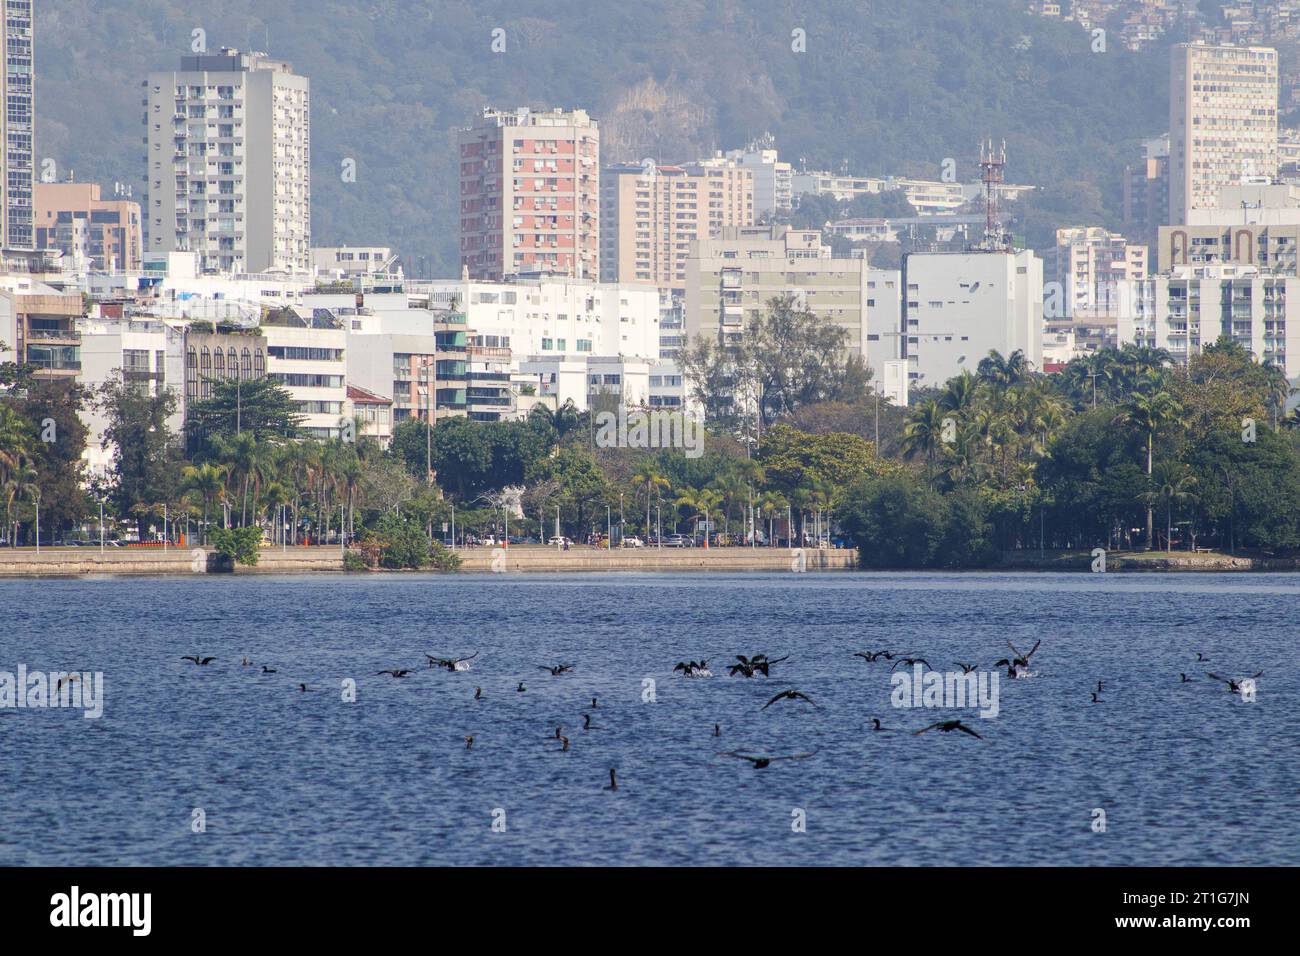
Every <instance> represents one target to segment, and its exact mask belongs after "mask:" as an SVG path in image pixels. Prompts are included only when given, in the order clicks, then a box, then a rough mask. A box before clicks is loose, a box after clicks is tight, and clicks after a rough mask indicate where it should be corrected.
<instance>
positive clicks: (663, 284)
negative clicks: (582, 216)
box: [600, 163, 754, 290]
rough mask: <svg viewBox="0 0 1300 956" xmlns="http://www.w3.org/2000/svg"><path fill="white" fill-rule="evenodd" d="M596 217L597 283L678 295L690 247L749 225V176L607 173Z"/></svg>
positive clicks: (649, 167) (720, 170)
mask: <svg viewBox="0 0 1300 956" xmlns="http://www.w3.org/2000/svg"><path fill="white" fill-rule="evenodd" d="M600 212H601V226H600V233H601V259H600V261H601V277H600V278H601V281H602V282H647V283H653V284H654V285H656V286H659V287H660V288H663V289H676V290H683V289H685V288H686V263H687V260H688V259H689V258H690V252H691V243H692V242H694V241H696V240H700V239H708V238H709V237H710V236H714V235H717V234H718V232H719V231H720V230H722V229H724V228H726V227H728V226H749V225H752V224H753V222H754V174H753V171H752V170H750V169H748V168H745V167H742V166H738V165H736V164H734V163H693V164H688V165H685V166H659V165H655V164H653V163H645V164H629V165H624V166H610V167H607V168H606V169H605V170H604V171H603V172H602V175H601V202H600Z"/></svg>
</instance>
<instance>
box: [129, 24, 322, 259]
mask: <svg viewBox="0 0 1300 956" xmlns="http://www.w3.org/2000/svg"><path fill="white" fill-rule="evenodd" d="M145 92H146V95H145V98H144V107H145V125H146V128H147V131H148V135H147V137H146V146H147V155H146V159H145V161H146V165H147V168H146V170H145V185H146V199H145V234H146V247H145V249H146V255H148V256H159V255H163V254H166V253H168V252H173V251H188V252H194V253H196V254H197V255H198V257H199V270H200V271H201V272H203V273H214V272H229V273H257V272H265V271H267V270H270V269H275V270H280V271H287V272H294V271H309V270H310V269H311V267H312V257H311V83H310V81H309V80H308V79H307V77H305V76H299V75H297V74H295V73H294V72H293V68H292V66H290V65H289V64H288V63H284V62H281V61H278V60H272V59H270V58H269V57H268V56H267V55H266V54H264V53H240V52H239V51H238V50H232V49H228V48H223V49H222V50H221V52H220V53H217V54H210V55H209V54H203V55H199V56H186V57H182V58H181V68H180V70H178V71H174V72H170V73H150V74H149V78H148V80H147V81H146V82H145Z"/></svg>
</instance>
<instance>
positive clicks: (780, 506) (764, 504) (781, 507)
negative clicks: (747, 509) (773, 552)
mask: <svg viewBox="0 0 1300 956" xmlns="http://www.w3.org/2000/svg"><path fill="white" fill-rule="evenodd" d="M755 507H757V508H758V510H759V512H760V513H761V514H762V515H763V517H764V518H766V519H767V543H768V545H769V546H770V547H776V538H775V536H774V535H773V533H772V521H773V518H774V516H775V515H778V514H781V513H782V512H784V511H786V510H787V509H788V508H789V507H790V502H788V501H786V499H785V497H784V496H783V495H780V494H777V493H776V492H774V491H765V492H763V494H762V496H761V497H760V498H759V499H758V501H756V502H755Z"/></svg>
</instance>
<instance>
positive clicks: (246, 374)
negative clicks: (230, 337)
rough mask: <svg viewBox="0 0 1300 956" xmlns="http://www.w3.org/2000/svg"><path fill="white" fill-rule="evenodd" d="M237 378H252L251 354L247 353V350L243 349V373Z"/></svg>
mask: <svg viewBox="0 0 1300 956" xmlns="http://www.w3.org/2000/svg"><path fill="white" fill-rule="evenodd" d="M239 377H240V378H242V379H245V380H247V379H250V378H252V377H253V353H251V352H249V351H248V349H247V348H245V349H244V365H243V371H242V372H241V373H240V376H239Z"/></svg>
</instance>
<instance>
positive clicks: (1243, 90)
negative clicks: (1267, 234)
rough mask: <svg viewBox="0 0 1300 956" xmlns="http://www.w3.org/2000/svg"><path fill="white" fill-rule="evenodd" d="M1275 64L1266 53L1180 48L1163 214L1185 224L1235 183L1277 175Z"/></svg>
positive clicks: (1175, 55)
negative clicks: (1195, 211)
mask: <svg viewBox="0 0 1300 956" xmlns="http://www.w3.org/2000/svg"><path fill="white" fill-rule="evenodd" d="M1277 101H1278V58H1277V51H1276V50H1274V49H1272V48H1270V47H1254V46H1251V47H1238V46H1215V45H1210V44H1206V43H1203V42H1197V43H1180V44H1177V45H1176V46H1174V48H1173V51H1172V64H1171V71H1170V86H1169V128H1170V151H1169V215H1170V217H1171V219H1172V221H1173V223H1175V224H1179V225H1181V224H1184V223H1187V222H1189V221H1190V220H1189V214H1190V212H1191V211H1192V210H1194V209H1201V208H1205V207H1208V206H1213V205H1215V203H1216V202H1217V200H1218V192H1219V190H1220V189H1221V188H1222V187H1224V186H1227V185H1231V184H1233V183H1240V182H1243V181H1248V180H1253V179H1262V180H1263V181H1265V182H1267V181H1269V180H1272V179H1274V178H1276V176H1277Z"/></svg>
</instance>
